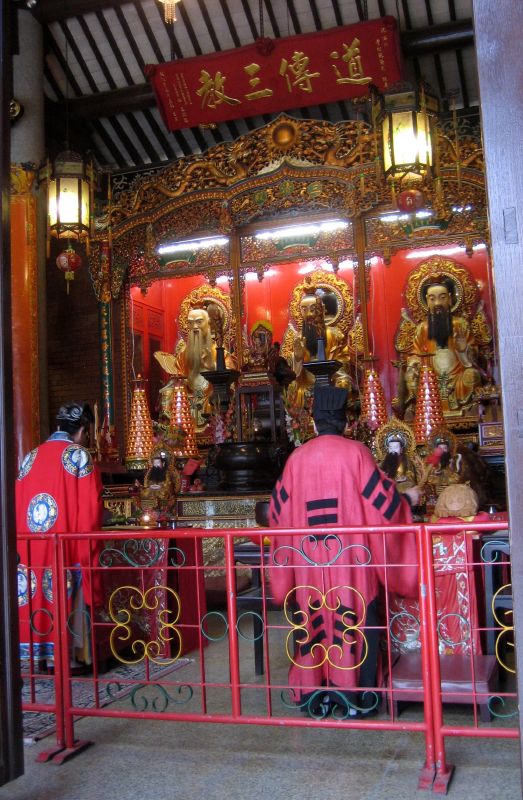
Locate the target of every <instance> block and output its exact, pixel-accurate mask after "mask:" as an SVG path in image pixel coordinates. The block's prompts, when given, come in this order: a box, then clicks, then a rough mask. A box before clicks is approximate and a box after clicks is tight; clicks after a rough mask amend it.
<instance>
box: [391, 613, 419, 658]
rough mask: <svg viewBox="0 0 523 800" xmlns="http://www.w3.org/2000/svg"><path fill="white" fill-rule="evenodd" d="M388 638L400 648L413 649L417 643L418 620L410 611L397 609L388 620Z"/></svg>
mask: <svg viewBox="0 0 523 800" xmlns="http://www.w3.org/2000/svg"><path fill="white" fill-rule="evenodd" d="M389 633H390V638H391V640H392V642H394V644H397V645H398V646H399V647H400V649H407V650H413V649H416V648H417V647H418V645H419V638H420V637H419V634H420V621H419V619H418V618H417V617H416V616H414V614H411V613H410V611H398V613H397V614H393V615H392V617H391V618H390V620H389Z"/></svg>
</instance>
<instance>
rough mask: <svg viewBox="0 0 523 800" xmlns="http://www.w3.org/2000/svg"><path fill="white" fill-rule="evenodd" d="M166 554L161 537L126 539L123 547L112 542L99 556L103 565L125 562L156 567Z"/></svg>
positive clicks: (105, 566) (115, 564)
mask: <svg viewBox="0 0 523 800" xmlns="http://www.w3.org/2000/svg"><path fill="white" fill-rule="evenodd" d="M164 554H165V545H164V544H163V542H162V541H161V540H160V539H125V540H124V541H123V542H122V545H121V547H118V546H117V545H116V544H112V545H110V546H108V547H104V549H103V550H102V551H101V553H100V555H99V556H98V563H99V564H100V566H101V567H104V569H105V568H107V567H114V566H119V565H121V564H125V565H127V566H129V567H154V566H155V565H156V564H158V562H159V561H160V560H161V559H162V557H163V556H164Z"/></svg>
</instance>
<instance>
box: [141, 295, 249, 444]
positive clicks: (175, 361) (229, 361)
mask: <svg viewBox="0 0 523 800" xmlns="http://www.w3.org/2000/svg"><path fill="white" fill-rule="evenodd" d="M186 325H187V339H186V340H185V339H183V338H182V339H180V341H179V342H178V344H177V346H176V349H175V353H174V354H173V353H166V352H163V351H157V352H156V353H155V354H154V357H155V358H156V360H157V361H158V363H159V364H160V365H161V366H162V367H163V369H164V370H165V371H166V372H167V373H168V374H169V375H171V376H172V377H171V379H170V380H169V381H168V383H166V384H165V386H163V387H162V388H161V389H160V393H159V415H160V421H163V422H168V421H169V419H170V413H171V406H172V400H173V395H174V384H175V378H176V377H180V376H182V377H184V378H186V379H187V392H188V395H189V402H190V405H191V413H192V416H193V418H194V421H195V426H196V430H203V428H205V426H206V425H207V422H208V419H209V416H210V414H211V413H212V408H211V403H210V397H211V395H212V392H213V387H212V384H210V383H209V381H207V380H206V379H205V378H204V377H203V375H202V372H205V371H206V370H208V371H211V370H215V369H216V368H217V365H218V359H217V355H218V349H219V348H220V347H221V346H222V342H223V317H222V314H221V309H220V308H219V306H218V304H217V303H208V304H207V307H206V308H203V307H195V308H190V309H189V311H188V313H187V321H186ZM223 354H224V365H225V367H227V368H231V369H232V368H233V367H234V365H235V362H234V359H233V358H232V357H231V356H230V354H229V353H228V352H227V351H225V350H224V351H223Z"/></svg>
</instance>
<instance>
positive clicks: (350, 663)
mask: <svg viewBox="0 0 523 800" xmlns="http://www.w3.org/2000/svg"><path fill="white" fill-rule="evenodd" d="M346 404H347V392H346V390H345V389H340V388H335V387H331V386H322V387H318V388H316V390H315V392H314V405H313V419H314V424H315V429H316V432H317V434H318V435H317V437H316V438H314V439H312V440H310V441H309V442H307V443H306V444H304V445H302V446H301V447H299V448H298V449H297V450H295V451H294V452H293V453H292V455H291V456H290V458H289V460H288V461H287V464H286V465H285V469H284V471H283V474H282V476H281V478H280V479H279V480H278V481H277V483H276V486H275V488H274V490H273V492H272V498H271V502H270V507H269V524H270V526H271V527H273V528H301V529H306V530H310V533H304V532H299V533H295V534H293V535H290V536H289V535H283V534H277V533H276V535H274V536H271V567H270V580H271V589H272V595H273V598H274V600H275V601H276V602H277V603H279V604H282V605H283V609H284V614H285V617H286V620H287V622H288V624H289V628H290V630H289V633H288V636H287V640H286V641H287V645H286V647H287V655H288V658H289V660H290V662H291V665H290V669H289V692H290V697H291V701H292V703H293V704H297V705H299V706H300V707H301V708H302V709H303V711H304V712H305V713H308V714H309V715H310V716H313V717H323V716H325V715H327V714H328V713H332V714H333V715H334V716H335V717H339V718H353V717H364V716H366V715H369V714H370V713H372V712H373V711H374V710H375V709H376V708H377V705H378V702H379V695H378V693H377V692H376V691H375V689H376V684H377V665H378V647H379V638H380V634H381V632H382V631H383V620H382V618H381V616H380V613H379V601H378V598H379V595H380V587H385V589H386V592H387V593H388V594H391V593H399V594H400V595H407V596H412V597H417V596H418V566H417V549H416V542H415V534H414V533H410V532H407V533H388V532H387V530H386V528H385V527H384V529H383V531H381V532H380V533H373V534H370V533H366V532H365V531H362V532H361V533H356V534H345V533H338V532H337V531H336V526H360V525H361V526H365V525H372V526H380V527H381V526H387V525H399V524H402V523H410V522H411V521H412V517H411V512H410V504H411V503H412V504H417V503H418V502H419V490H418V489H417V487H412V488H411V489H409V490H408V491H406V492H405V493H404V494H402V495H400V494H399V493H398V491H397V489H396V486H395V483H394V481H392V480H390V479H389V478H387V476H386V475H385V473H384V472H382V471H381V470H380V469H379V468H378V466H377V465H376V463H375V461H374V459H373V457H372V455H371V453H370V451H369V450H368V449H367V447H365V445H363V444H361V443H359V442H356V441H352V440H349V439H346V438H344V437H343V433H344V431H345V427H346ZM331 528H332V530H329V529H331ZM397 565H399V566H397ZM380 627H381V630H380Z"/></svg>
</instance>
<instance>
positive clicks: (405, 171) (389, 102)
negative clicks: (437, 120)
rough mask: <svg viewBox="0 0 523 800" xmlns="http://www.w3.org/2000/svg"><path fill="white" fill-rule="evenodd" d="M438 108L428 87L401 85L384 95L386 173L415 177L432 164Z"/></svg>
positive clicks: (383, 119) (384, 155)
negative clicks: (413, 87)
mask: <svg viewBox="0 0 523 800" xmlns="http://www.w3.org/2000/svg"><path fill="white" fill-rule="evenodd" d="M438 110H439V103H438V100H437V98H436V97H434V96H433V95H430V94H428V93H427V91H426V90H425V89H423V88H422V89H412V88H410V87H408V88H402V89H401V90H400V91H396V92H390V93H387V94H385V95H383V106H382V143H383V167H384V170H385V175H386V176H387V177H402V178H403V177H405V178H415V177H419V176H420V175H423V174H424V173H426V172H427V171H428V170H430V168H431V167H432V164H433V155H432V139H433V131H432V125H433V120H434V117H435V116H436V115H437V113H438Z"/></svg>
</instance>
